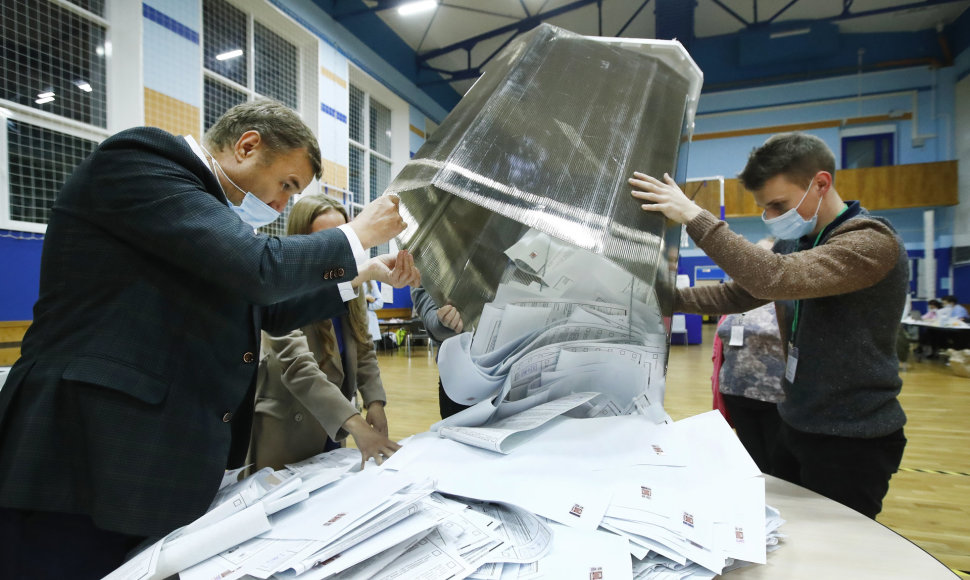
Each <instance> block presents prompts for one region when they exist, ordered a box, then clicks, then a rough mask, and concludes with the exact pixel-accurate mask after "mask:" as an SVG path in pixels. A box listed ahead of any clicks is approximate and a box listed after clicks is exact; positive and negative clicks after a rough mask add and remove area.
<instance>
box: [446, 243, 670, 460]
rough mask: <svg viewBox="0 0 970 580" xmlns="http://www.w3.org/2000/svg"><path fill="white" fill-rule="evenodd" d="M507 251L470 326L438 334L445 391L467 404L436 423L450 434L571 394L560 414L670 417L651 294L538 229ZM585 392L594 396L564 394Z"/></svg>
mask: <svg viewBox="0 0 970 580" xmlns="http://www.w3.org/2000/svg"><path fill="white" fill-rule="evenodd" d="M506 255H507V257H508V258H509V264H510V266H509V274H508V276H507V279H506V281H505V282H503V283H502V284H500V285H499V287H498V289H497V291H496V295H495V299H494V300H493V301H492V302H490V303H488V304H485V306H484V307H483V310H482V313H481V316H480V317H479V323H478V326H477V327H476V328H475V330H474V332H473V333H472V332H466V333H464V334H460V335H458V336H455V337H453V338H449V339H448V340H446V341H444V343H442V345H441V349H440V351H439V355H438V371H439V374H440V376H441V382H442V386H443V387H444V390H445V392H446V393H447V395H448V397H449V398H450V399H452V400H453V401H455V402H458V403H461V404H464V405H468V406H470V407H471V408H469V409H466V410H465V411H462V412H461V413H458V414H456V415H453V416H451V417H449V418H447V419H445V420H443V421H442V422H440V423H438V424H436V425H435V426H433V427H432V430H434V431H438V430H441V429H442V428H445V429H446V430H444V431H443V434H444V433H448V434H451V435H456V434H457V432H456V431H455V430H456V429H459V428H464V427H478V426H482V425H492V424H493V423H496V422H499V421H504V420H505V419H507V418H508V417H510V416H513V415H518V414H520V413H521V412H523V411H525V410H527V409H530V408H533V407H537V406H539V405H544V404H549V403H551V402H553V401H557V400H558V401H560V403H556V406H557V407H560V408H561V407H562V405H563V404H564V402H565V401H569V403H570V406H569V408H561V409H560V411H559V412H560V413H562V414H566V415H568V416H570V417H577V418H583V417H585V418H588V417H607V416H618V415H630V414H639V415H645V416H647V417H649V418H650V419H651V420H652V421H653V422H654V423H664V422H669V421H670V417H669V416H667V414H666V412H664V410H663V396H664V381H665V376H664V375H665V369H666V362H667V341H668V338H667V334H666V332H665V330H664V326H663V322H662V318H661V316H660V311H659V308H658V306H657V304H656V296H655V294H653V293H652V292H651V291H650V290H649V289H647V288H644V287H642V283H641V282H640V281H639V280H637V279H636V278H635V277H634V276H632V275H631V274H629V273H628V272H625V271H623V270H622V269H620V268H618V267H617V266H616V265H615V264H613V263H611V262H609V261H608V260H604V259H603V258H602V257H599V256H595V255H593V254H590V253H587V252H582V251H579V250H577V249H576V248H574V247H571V246H568V245H566V244H563V243H561V242H559V241H557V240H555V239H553V238H551V237H550V236H547V235H545V234H542V233H540V232H536V231H534V230H530V231H528V232H527V233H526V235H524V236H523V237H522V238H521V239H519V240H518V241H517V242H516V243H515V244H513V245H512V246H511V247H509V248H508V249H507V250H506ZM578 273H582V274H584V275H578ZM581 393H593V395H592V396H588V397H583V400H577V399H575V398H568V397H566V396H567V395H573V394H581ZM573 402H575V404H572V403H573ZM548 410H549V408H548V407H547V412H548ZM520 423H521V422H520ZM466 442H467V441H466Z"/></svg>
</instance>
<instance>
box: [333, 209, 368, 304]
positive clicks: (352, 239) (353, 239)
mask: <svg viewBox="0 0 970 580" xmlns="http://www.w3.org/2000/svg"><path fill="white" fill-rule="evenodd" d="M337 229H338V230H340V231H342V232H343V233H344V235H345V236H347V242H348V243H349V244H350V251H352V252H353V253H354V261H355V262H357V270H358V271H359V270H360V269H361V268H363V267H364V263H365V262H366V261H367V260H368V259H370V256H368V255H367V251H366V250H364V245H363V244H361V243H360V238H358V237H357V233H356V232H354V229H353V228H352V227H350V225H349V224H342V225H339V226H337ZM337 290H338V291H339V292H340V298H341V299H342V300H343V301H344V302H350V301H351V300H353V299H354V298H357V291H356V290H354V287H353V285H352V284H351V283H350V282H341V283H340V284H337Z"/></svg>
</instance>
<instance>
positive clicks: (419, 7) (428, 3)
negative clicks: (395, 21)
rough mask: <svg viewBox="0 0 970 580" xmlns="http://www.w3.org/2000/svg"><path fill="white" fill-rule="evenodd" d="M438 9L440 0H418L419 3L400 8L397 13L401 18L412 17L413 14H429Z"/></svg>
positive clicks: (403, 5) (404, 5)
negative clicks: (430, 11) (429, 11)
mask: <svg viewBox="0 0 970 580" xmlns="http://www.w3.org/2000/svg"><path fill="white" fill-rule="evenodd" d="M437 7H438V0H418V1H417V2H408V3H407V4H402V5H400V6H398V7H397V13H398V14H400V15H401V16H410V15H412V14H418V13H419V12H427V11H428V10H433V9H435V8H437Z"/></svg>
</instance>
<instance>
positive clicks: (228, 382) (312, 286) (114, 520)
mask: <svg viewBox="0 0 970 580" xmlns="http://www.w3.org/2000/svg"><path fill="white" fill-rule="evenodd" d="M340 268H342V269H343V271H342V272H341V271H340ZM338 272H340V273H342V274H343V276H342V277H338V276H337V273H338ZM356 274H357V268H356V265H355V263H354V259H353V253H352V251H351V249H350V245H349V243H348V242H347V239H346V237H344V234H343V233H341V232H339V231H337V230H326V231H322V232H318V233H316V234H312V235H309V236H291V237H286V238H276V237H267V236H264V235H254V234H253V230H252V228H251V227H249V226H247V225H246V224H244V223H243V222H242V221H241V220H240V219H239V218H238V217H236V215H235V214H234V212H233V211H232V210H231V209H230V208H229V207H227V205H226V201H225V196H224V194H223V193H222V190H221V188H220V187H219V184H218V182H217V181H216V178H215V177H214V176H213V174H212V173H211V171H210V170H209V169H208V168H207V167H206V165H205V164H204V163H203V162H202V161H201V160H200V159H199V158H198V157H197V156H196V155H195V154H194V153H193V152H192V150H191V149H190V148H189V146H188V144H187V143H186V142H185V141H184V139H182V138H181V137H175V136H173V135H170V134H168V133H166V132H164V131H161V130H158V129H149V128H138V129H131V130H127V131H123V132H121V133H119V134H117V135H115V136H113V137H111V138H109V139H107V140H105V141H104V142H103V143H102V144H101V145H100V146H99V147H98V149H97V150H96V151H95V152H94V153H93V154H92V155H91V156H90V157H88V158H87V159H86V160H85V161H84V162H83V163H81V165H79V166H78V168H77V169H76V170H75V172H74V173H73V175H72V176H71V177H70V178H69V179H68V181H67V183H65V185H64V187H63V189H62V190H61V192H60V193H59V195H58V197H57V200H56V201H55V203H54V207H53V211H52V216H51V220H50V223H49V225H48V229H47V235H46V239H45V241H44V250H43V257H42V260H41V279H40V298H39V299H38V301H37V304H36V305H35V306H34V321H33V324H32V325H31V327H30V329H29V331H28V332H27V335H26V336H25V337H24V341H23V345H22V356H21V358H20V360H18V361H17V363H16V364H15V365H14V367H13V369H11V372H10V375H9V377H8V378H7V382H6V385H5V386H4V388H3V389H2V390H0V506H3V507H10V508H20V509H34V510H45V511H57V512H68V513H81V514H89V515H91V516H92V517H93V518H94V521H95V523H96V524H97V525H98V526H100V527H102V528H105V529H109V530H116V531H119V532H123V533H127V534H135V535H149V536H151V535H161V534H165V533H167V532H169V531H171V530H172V529H173V528H175V527H177V526H180V525H183V524H186V523H188V522H190V521H191V520H193V519H194V518H196V517H198V516H199V515H201V514H202V513H203V512H204V511H205V509H206V508H207V507H208V504H209V502H210V501H211V500H212V498H213V496H214V494H215V492H216V490H217V488H218V486H219V482H220V481H221V478H222V475H223V471H224V469H225V468H226V467H227V466H233V465H236V464H238V463H239V462H240V461H242V459H243V458H244V457H245V453H246V448H247V445H248V443H249V430H250V426H251V418H252V407H253V392H254V385H255V376H256V369H257V365H258V363H259V334H260V329H263V330H266V331H268V332H271V333H275V334H284V333H286V332H288V331H290V330H292V329H294V328H298V327H300V326H302V325H305V324H307V323H309V322H311V321H314V320H320V319H323V318H328V317H330V316H333V315H336V314H340V313H342V312H344V311H345V307H344V305H343V302H342V301H341V299H340V297H339V292H338V291H337V289H336V284H337V283H338V282H347V281H350V280H351V279H352V278H353V277H354V276H356ZM325 276H326V278H327V279H325Z"/></svg>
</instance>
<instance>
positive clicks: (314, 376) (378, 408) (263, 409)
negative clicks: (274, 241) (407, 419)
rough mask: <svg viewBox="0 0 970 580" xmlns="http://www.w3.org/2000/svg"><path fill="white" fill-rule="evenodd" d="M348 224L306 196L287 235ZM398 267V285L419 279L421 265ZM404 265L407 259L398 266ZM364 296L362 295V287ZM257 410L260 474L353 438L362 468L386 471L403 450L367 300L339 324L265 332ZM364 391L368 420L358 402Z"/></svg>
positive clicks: (331, 206) (338, 210)
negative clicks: (391, 425) (388, 410)
mask: <svg viewBox="0 0 970 580" xmlns="http://www.w3.org/2000/svg"><path fill="white" fill-rule="evenodd" d="M344 223H347V212H346V210H345V209H344V208H343V206H342V205H340V202H338V201H337V200H335V199H332V198H330V197H327V196H323V195H309V196H304V197H303V198H302V199H300V201H298V202H297V203H296V204H295V205H294V206H293V208H292V210H291V211H290V215H289V218H288V220H287V234H288V235H294V234H309V233H313V232H318V231H321V230H325V229H329V228H335V227H337V226H339V225H341V224H344ZM407 258H408V259H407V260H405V262H407V261H408V260H410V262H409V267H408V265H407V264H405V265H402V266H399V267H398V268H395V270H394V271H392V273H391V278H392V280H393V279H394V278H395V277H397V278H402V281H403V279H404V278H406V277H410V278H409V280H410V282H411V283H414V284H416V283H418V282H419V281H420V277H419V275H418V274H417V270H416V269H415V268H414V261H413V259H412V258H410V256H409V255H408V256H407ZM399 261H400V260H399ZM355 287H357V288H358V289H359V290H363V288H361V287H359V286H358V285H356V284H355ZM263 352H264V356H263V359H262V361H261V362H260V365H259V373H258V375H257V386H256V409H255V416H254V418H253V429H252V438H251V442H250V446H249V455H248V457H247V462H248V463H252V464H253V468H252V469H253V470H254V471H255V470H258V469H261V468H263V467H266V466H270V467H273V468H274V469H280V468H282V467H283V466H284V465H285V464H287V463H296V462H298V461H302V460H303V459H306V458H308V457H312V456H314V455H317V454H318V453H323V452H324V451H329V450H332V449H336V448H337V447H339V446H340V445H339V444H337V443H334V441H341V440H343V439H345V438H346V437H347V434H348V433H349V434H350V435H352V436H353V438H354V442H355V443H356V444H357V448H358V449H360V453H361V459H362V463H363V462H366V461H367V460H368V459H369V458H371V457H373V458H374V460H375V461H376V462H377V464H378V465H380V464H381V463H382V462H383V460H384V459H386V458H387V457H389V456H391V455H392V454H393V453H394V452H395V451H396V450H398V449H400V446H399V445H398V444H397V443H395V442H394V441H391V440H390V439H388V437H387V434H388V428H387V417H386V416H385V415H384V405H385V403H386V397H385V395H384V386H383V384H382V383H381V376H380V369H379V368H378V366H377V354H376V352H375V351H374V342H373V340H371V335H370V333H369V332H368V329H367V306H366V303H365V294H364V292H360V294H359V295H358V297H357V299H355V300H352V301H350V302H349V303H348V312H347V314H344V315H342V316H339V317H335V318H330V319H326V320H321V321H318V322H314V323H311V324H308V325H306V326H304V327H302V328H300V329H299V330H295V331H293V332H291V333H289V334H286V335H284V336H271V335H269V334H267V333H263ZM357 391H360V394H361V398H362V399H363V406H364V408H365V409H366V410H367V418H366V420H365V419H364V418H363V417H361V415H360V413H358V412H357V408H356V407H355V406H354V405H353V403H352V402H351V400H352V399H353V397H354V395H355V393H357Z"/></svg>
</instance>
